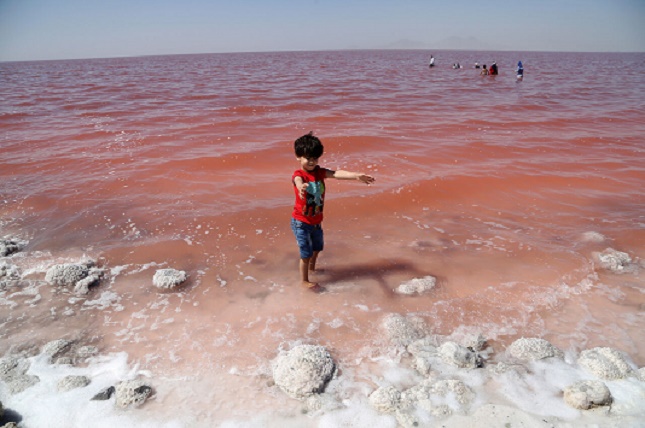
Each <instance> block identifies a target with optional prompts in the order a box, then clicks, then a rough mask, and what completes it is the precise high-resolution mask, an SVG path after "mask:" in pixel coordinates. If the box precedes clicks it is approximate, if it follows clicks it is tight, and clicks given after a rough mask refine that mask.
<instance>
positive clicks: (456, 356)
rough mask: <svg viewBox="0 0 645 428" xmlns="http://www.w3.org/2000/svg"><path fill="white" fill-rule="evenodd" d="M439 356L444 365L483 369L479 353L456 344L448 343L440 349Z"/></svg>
mask: <svg viewBox="0 0 645 428" xmlns="http://www.w3.org/2000/svg"><path fill="white" fill-rule="evenodd" d="M438 353H439V356H440V357H441V359H442V360H443V362H444V363H447V364H450V365H452V366H455V367H459V368H465V369H474V368H477V367H481V361H480V359H479V357H478V355H477V353H475V352H473V351H471V350H470V349H468V348H466V347H465V346H461V345H459V344H458V343H455V342H446V343H444V344H443V345H441V346H440V347H439V349H438Z"/></svg>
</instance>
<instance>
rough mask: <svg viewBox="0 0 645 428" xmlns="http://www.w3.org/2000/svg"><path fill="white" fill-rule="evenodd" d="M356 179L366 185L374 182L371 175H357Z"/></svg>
mask: <svg viewBox="0 0 645 428" xmlns="http://www.w3.org/2000/svg"><path fill="white" fill-rule="evenodd" d="M356 179H357V180H358V181H362V182H363V183H365V184H368V185H369V184H372V183H374V181H375V178H374V177H372V176H371V175H365V174H359V175H358V177H356Z"/></svg>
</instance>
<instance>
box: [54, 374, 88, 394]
mask: <svg viewBox="0 0 645 428" xmlns="http://www.w3.org/2000/svg"><path fill="white" fill-rule="evenodd" d="M89 384H90V378H88V377H87V376H75V375H69V376H65V377H64V378H62V379H61V380H60V381H59V382H58V390H59V391H60V392H65V391H71V390H72V389H76V388H83V387H85V386H87V385H89Z"/></svg>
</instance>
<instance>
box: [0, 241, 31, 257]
mask: <svg viewBox="0 0 645 428" xmlns="http://www.w3.org/2000/svg"><path fill="white" fill-rule="evenodd" d="M25 245H26V242H25V241H22V240H20V239H17V238H8V237H6V236H5V237H4V238H2V239H0V257H7V256H10V255H11V254H13V253H17V252H18V251H21V250H22V249H23V248H24V247H25Z"/></svg>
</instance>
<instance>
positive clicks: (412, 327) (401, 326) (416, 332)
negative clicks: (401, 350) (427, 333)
mask: <svg viewBox="0 0 645 428" xmlns="http://www.w3.org/2000/svg"><path fill="white" fill-rule="evenodd" d="M381 328H382V329H383V332H384V333H385V337H387V338H388V339H389V341H390V342H391V343H392V344H394V345H396V346H408V345H409V344H410V343H412V342H414V341H415V340H418V339H421V338H422V337H423V320H421V319H420V318H415V317H404V316H403V315H400V314H388V315H386V316H385V317H384V318H383V320H382V321H381Z"/></svg>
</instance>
